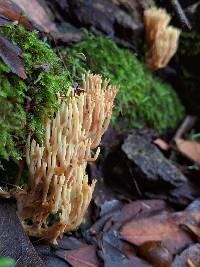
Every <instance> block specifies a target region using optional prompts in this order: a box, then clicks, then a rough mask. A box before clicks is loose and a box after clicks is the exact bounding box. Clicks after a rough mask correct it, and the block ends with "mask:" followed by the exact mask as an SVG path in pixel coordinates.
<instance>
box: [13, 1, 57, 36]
mask: <svg viewBox="0 0 200 267" xmlns="http://www.w3.org/2000/svg"><path fill="white" fill-rule="evenodd" d="M12 2H14V3H15V4H16V5H18V6H19V7H20V8H21V9H22V10H23V12H24V13H25V14H26V15H27V16H28V18H29V19H30V20H31V21H34V22H35V23H36V24H37V25H39V26H40V27H41V28H42V30H43V31H45V32H50V31H57V27H56V24H55V23H54V22H53V21H52V20H51V18H50V16H49V13H50V10H49V8H48V6H47V5H45V3H44V5H45V6H44V7H43V5H41V4H40V2H39V1H37V0H31V1H27V0H20V1H19V0H12Z"/></svg>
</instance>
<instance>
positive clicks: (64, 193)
mask: <svg viewBox="0 0 200 267" xmlns="http://www.w3.org/2000/svg"><path fill="white" fill-rule="evenodd" d="M116 92H117V88H116V87H115V86H111V85H109V82H108V81H107V80H105V81H103V80H102V79H101V76H98V75H91V74H89V75H87V76H86V77H84V78H83V86H82V89H81V90H79V94H76V93H74V94H73V95H71V96H69V97H68V98H67V99H61V100H60V101H61V109H60V110H59V111H58V112H57V113H56V114H55V116H54V119H53V120H49V119H48V120H47V121H46V126H45V132H46V134H45V142H44V145H43V146H40V145H39V144H38V143H36V141H35V140H32V141H31V140H30V139H29V141H28V144H27V153H26V159H27V165H28V169H29V178H28V185H27V187H26V188H24V189H23V190H22V191H20V192H19V193H18V194H17V195H16V198H17V206H18V215H19V217H20V219H21V221H22V223H23V226H24V228H25V230H26V231H27V232H28V234H29V235H32V236H37V237H44V238H46V239H48V240H50V241H52V242H55V241H56V238H57V237H58V236H59V235H61V234H62V233H63V232H66V231H70V230H73V229H75V228H76V227H77V226H79V225H80V223H81V222H82V219H83V216H84V214H85V211H86V210H87V207H88V205H89V203H90V200H91V197H92V192H93V190H94V186H95V181H93V182H92V183H91V185H89V184H88V176H87V175H86V172H85V169H86V164H87V162H88V161H94V160H96V158H97V156H98V154H99V148H98V149H97V151H96V153H95V155H94V156H93V157H92V155H91V149H93V148H96V147H97V146H98V145H99V143H100V140H101V137H102V135H103V133H104V132H105V131H106V129H107V127H108V125H109V122H110V117H111V112H112V107H113V101H114V98H115V95H116Z"/></svg>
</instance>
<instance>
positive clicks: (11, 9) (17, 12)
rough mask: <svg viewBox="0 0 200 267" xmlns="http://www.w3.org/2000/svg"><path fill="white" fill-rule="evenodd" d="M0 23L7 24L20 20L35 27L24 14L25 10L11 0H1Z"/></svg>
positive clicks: (31, 27)
mask: <svg viewBox="0 0 200 267" xmlns="http://www.w3.org/2000/svg"><path fill="white" fill-rule="evenodd" d="M0 17H1V20H0V23H1V24H0V25H5V24H7V23H8V22H10V21H15V20H18V21H19V22H20V23H21V24H23V25H24V26H26V27H28V28H29V29H33V26H32V24H31V23H30V21H28V20H27V19H26V18H25V17H24V16H23V11H22V9H21V8H19V7H18V6H17V5H16V4H14V3H13V2H12V1H9V0H0Z"/></svg>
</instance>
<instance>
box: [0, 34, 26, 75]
mask: <svg viewBox="0 0 200 267" xmlns="http://www.w3.org/2000/svg"><path fill="white" fill-rule="evenodd" d="M20 55H21V50H20V48H19V47H18V46H16V45H13V44H12V43H11V42H10V41H9V40H8V39H6V38H5V37H3V36H1V35H0V57H1V58H2V59H3V61H4V63H5V64H6V65H7V66H8V67H9V68H10V69H11V71H12V72H13V73H15V74H17V75H18V76H19V77H20V78H22V79H26V78H27V76H26V73H25V69H24V65H23V62H22V60H21V58H20Z"/></svg>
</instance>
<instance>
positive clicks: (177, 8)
mask: <svg viewBox="0 0 200 267" xmlns="http://www.w3.org/2000/svg"><path fill="white" fill-rule="evenodd" d="M169 2H170V4H171V7H172V8H173V10H174V12H175V13H176V16H177V18H178V19H179V21H180V23H181V25H182V26H184V27H185V26H186V27H187V28H188V29H189V30H191V29H192V26H191V24H190V22H189V20H188V18H187V16H186V15H185V12H184V10H183V8H182V7H181V4H180V3H179V1H178V0H170V1H169Z"/></svg>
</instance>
